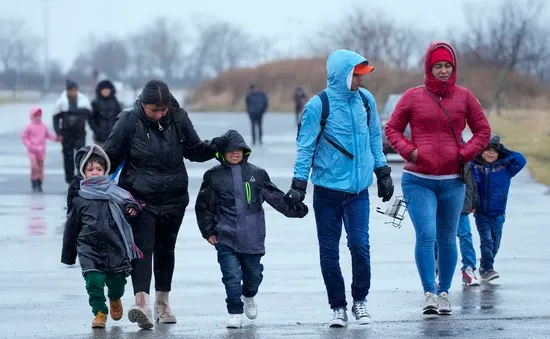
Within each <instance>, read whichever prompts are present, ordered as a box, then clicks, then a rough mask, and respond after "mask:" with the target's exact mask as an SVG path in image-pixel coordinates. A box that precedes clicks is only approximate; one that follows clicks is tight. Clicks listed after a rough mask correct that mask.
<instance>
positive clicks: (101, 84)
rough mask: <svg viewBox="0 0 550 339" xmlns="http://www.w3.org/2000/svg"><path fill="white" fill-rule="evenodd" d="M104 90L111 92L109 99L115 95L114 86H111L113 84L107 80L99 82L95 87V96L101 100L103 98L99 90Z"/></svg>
mask: <svg viewBox="0 0 550 339" xmlns="http://www.w3.org/2000/svg"><path fill="white" fill-rule="evenodd" d="M105 88H108V89H110V90H111V95H110V96H109V98H112V97H114V96H115V95H116V88H115V85H113V83H112V82H111V81H109V80H103V81H100V82H99V83H98V84H97V86H96V87H95V95H96V97H97V98H103V96H102V95H101V90H102V89H105Z"/></svg>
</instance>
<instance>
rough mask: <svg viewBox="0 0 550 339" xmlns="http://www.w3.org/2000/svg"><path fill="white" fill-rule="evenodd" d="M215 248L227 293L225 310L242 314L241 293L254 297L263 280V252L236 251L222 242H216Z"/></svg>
mask: <svg viewBox="0 0 550 339" xmlns="http://www.w3.org/2000/svg"><path fill="white" fill-rule="evenodd" d="M216 249H217V251H218V263H219V264H220V269H221V271H222V282H223V284H224V286H225V293H226V294H227V298H226V299H225V302H226V303H227V311H228V312H229V314H242V313H243V306H244V305H243V302H242V300H241V295H244V296H245V297H248V298H251V297H254V296H255V295H256V294H257V293H258V288H259V287H260V284H261V282H262V280H263V275H262V272H263V270H264V266H263V265H262V264H261V263H260V259H261V258H262V256H263V254H242V253H237V252H235V251H234V250H233V249H232V248H231V247H229V246H226V245H222V244H216ZM241 282H242V284H241Z"/></svg>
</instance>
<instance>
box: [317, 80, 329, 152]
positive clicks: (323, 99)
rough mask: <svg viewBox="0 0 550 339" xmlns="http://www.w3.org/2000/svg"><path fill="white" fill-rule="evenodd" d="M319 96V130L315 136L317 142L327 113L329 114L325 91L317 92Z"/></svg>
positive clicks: (322, 130)
mask: <svg viewBox="0 0 550 339" xmlns="http://www.w3.org/2000/svg"><path fill="white" fill-rule="evenodd" d="M317 95H318V96H319V98H320V99H321V104H322V105H321V107H322V108H321V121H320V122H319V124H320V125H321V131H320V132H319V135H318V136H317V143H318V142H319V139H321V136H322V135H323V132H324V131H325V126H326V124H327V119H328V114H329V104H328V95H327V92H326V91H321V92H319V93H317Z"/></svg>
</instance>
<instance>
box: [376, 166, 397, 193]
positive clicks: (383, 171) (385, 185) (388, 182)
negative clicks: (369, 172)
mask: <svg viewBox="0 0 550 339" xmlns="http://www.w3.org/2000/svg"><path fill="white" fill-rule="evenodd" d="M390 173H391V167H389V166H388V165H386V166H382V167H378V168H377V169H375V170H374V174H376V178H377V179H378V197H379V198H382V202H386V201H389V200H390V199H391V197H392V196H393V180H392V179H391V176H390Z"/></svg>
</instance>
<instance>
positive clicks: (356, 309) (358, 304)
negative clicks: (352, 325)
mask: <svg viewBox="0 0 550 339" xmlns="http://www.w3.org/2000/svg"><path fill="white" fill-rule="evenodd" d="M351 314H353V316H354V317H355V320H357V323H358V324H359V325H366V324H370V322H371V318H370V315H369V312H367V302H366V301H355V302H354V303H353V306H352V307H351Z"/></svg>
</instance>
